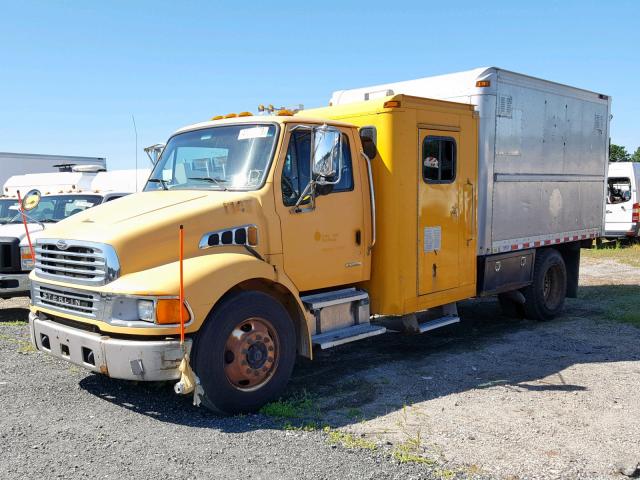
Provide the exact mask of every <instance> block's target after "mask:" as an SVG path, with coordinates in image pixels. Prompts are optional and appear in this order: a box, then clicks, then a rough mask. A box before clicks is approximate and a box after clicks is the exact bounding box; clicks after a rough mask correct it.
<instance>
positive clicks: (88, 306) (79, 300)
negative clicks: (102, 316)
mask: <svg viewBox="0 0 640 480" xmlns="http://www.w3.org/2000/svg"><path fill="white" fill-rule="evenodd" d="M32 287H33V292H32V298H31V300H32V302H33V304H34V305H35V306H38V307H44V308H48V309H51V310H55V311H57V312H62V313H72V314H76V315H80V316H83V317H88V318H96V315H97V313H98V312H99V310H100V308H101V307H102V305H101V299H100V295H99V294H97V293H93V292H85V291H80V290H70V289H67V288H59V287H50V286H44V285H41V284H39V283H33V284H32Z"/></svg>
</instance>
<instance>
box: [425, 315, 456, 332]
mask: <svg viewBox="0 0 640 480" xmlns="http://www.w3.org/2000/svg"><path fill="white" fill-rule="evenodd" d="M459 321H460V317H458V316H457V315H446V316H444V317H440V318H435V319H433V320H428V321H426V322H422V323H419V324H418V329H419V330H420V333H424V332H428V331H429V330H435V329H436V328H440V327H445V326H447V325H451V324H452V323H458V322H459Z"/></svg>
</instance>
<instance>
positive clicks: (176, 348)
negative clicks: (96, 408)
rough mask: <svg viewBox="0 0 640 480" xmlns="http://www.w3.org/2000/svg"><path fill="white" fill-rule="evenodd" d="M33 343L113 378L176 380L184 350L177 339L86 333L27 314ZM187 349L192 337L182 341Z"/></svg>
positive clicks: (55, 355)
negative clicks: (135, 337) (120, 336)
mask: <svg viewBox="0 0 640 480" xmlns="http://www.w3.org/2000/svg"><path fill="white" fill-rule="evenodd" d="M29 330H30V333H31V341H32V343H33V344H34V346H35V347H36V348H37V349H38V350H40V351H43V352H45V353H48V354H49V355H52V356H54V357H57V358H60V359H62V360H66V361H68V362H71V363H73V364H75V365H78V366H80V367H83V368H86V369H88V370H91V371H94V372H96V373H102V374H104V375H107V376H109V377H112V378H121V379H124V380H141V381H163V380H177V379H179V378H180V371H179V370H178V366H179V365H180V361H181V360H182V357H183V350H182V348H181V347H180V342H179V341H178V340H128V339H127V340H124V339H119V338H111V337H109V336H107V335H102V334H100V333H93V332H87V331H85V330H80V329H78V328H73V327H69V326H66V325H62V324H60V323H57V322H54V321H52V320H43V319H41V318H39V317H38V316H37V315H36V314H34V313H33V312H31V313H30V314H29ZM185 348H186V351H187V352H189V351H190V350H191V340H189V339H187V340H185Z"/></svg>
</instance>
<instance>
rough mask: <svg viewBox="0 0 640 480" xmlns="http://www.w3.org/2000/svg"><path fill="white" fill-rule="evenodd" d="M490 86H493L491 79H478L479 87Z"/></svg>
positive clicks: (477, 84)
mask: <svg viewBox="0 0 640 480" xmlns="http://www.w3.org/2000/svg"><path fill="white" fill-rule="evenodd" d="M490 86H491V80H478V81H477V82H476V87H477V88H483V87H490Z"/></svg>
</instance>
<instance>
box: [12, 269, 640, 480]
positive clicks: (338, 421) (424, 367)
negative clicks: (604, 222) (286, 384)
mask: <svg viewBox="0 0 640 480" xmlns="http://www.w3.org/2000/svg"><path fill="white" fill-rule="evenodd" d="M603 265H605V266H603ZM607 272H608V273H607ZM630 278H631V279H635V280H629V279H630ZM639 283H640V269H637V268H631V269H630V268H629V266H628V265H625V266H624V268H623V266H622V264H618V263H616V262H613V263H611V261H610V260H608V259H598V260H593V259H588V260H586V261H584V262H583V270H582V275H581V284H582V285H583V288H581V293H580V295H581V298H580V299H577V300H569V301H568V304H567V309H566V314H565V315H564V316H563V317H562V318H560V319H558V320H556V321H553V322H548V323H542V324H536V323H532V322H528V321H524V320H512V319H507V318H505V317H503V316H502V315H501V314H500V313H499V310H498V307H497V304H496V302H495V301H494V300H482V301H469V302H463V303H462V305H461V313H462V316H463V322H462V323H461V324H459V325H455V326H451V327H447V328H445V329H442V330H440V331H437V332H434V333H432V334H430V335H428V336H427V335H423V336H414V337H412V336H403V335H384V336H381V337H376V338H373V339H369V340H366V341H363V342H358V343H355V344H351V345H347V346H344V347H339V348H336V349H332V350H328V351H324V352H320V353H319V354H318V357H317V358H316V360H315V361H314V362H308V361H300V362H299V363H298V365H297V367H296V370H295V372H294V378H293V381H292V383H291V386H290V388H289V391H288V393H287V395H286V399H285V401H284V402H281V403H276V404H273V405H271V407H272V408H270V409H269V410H268V411H267V413H268V414H270V415H265V414H257V415H248V416H240V417H232V418H220V417H216V416H215V415H213V414H210V413H209V412H207V411H206V410H204V409H197V408H195V407H192V406H191V404H190V401H189V399H186V398H183V397H178V396H176V395H174V394H173V393H172V390H171V385H167V384H135V383H132V382H123V381H116V380H111V379H108V378H105V377H102V376H99V375H93V374H91V373H87V372H86V371H84V370H81V369H79V368H76V367H74V366H71V365H70V364H67V363H65V362H62V361H59V360H56V359H53V358H51V357H48V356H46V355H43V354H40V353H38V352H35V351H33V349H32V348H31V347H30V344H29V343H28V334H27V328H26V326H25V324H24V321H25V320H26V314H27V311H26V306H27V299H25V298H22V299H13V300H0V401H1V402H2V405H3V407H4V412H3V415H2V416H0V477H1V478H11V479H13V478H36V477H37V478H85V477H87V478H88V477H91V478H134V479H136V478H229V479H234V478H240V477H242V478H301V477H302V476H307V477H310V478H345V479H348V478H376V479H378V478H381V479H384V478H398V479H400V478H402V479H410V478H453V477H461V478H462V477H472V478H481V477H482V478H485V477H486V478H509V479H516V478H522V479H524V478H589V479H591V478H625V477H624V476H623V475H621V474H620V473H616V472H617V470H618V469H619V467H622V469H623V470H624V469H626V472H627V473H628V474H631V473H632V472H633V468H635V465H636V464H637V463H639V462H640V427H639V424H638V418H640V399H639V397H638V394H637V385H638V384H639V383H640V349H639V348H638V342H639V341H640V329H638V328H636V327H634V326H632V325H629V324H625V323H617V322H613V321H611V319H612V312H615V306H616V298H617V297H616V294H617V292H618V291H621V292H622V293H621V294H623V295H626V296H627V297H628V298H640V286H639V285H638V284H639ZM611 285H619V286H616V287H611ZM621 289H622V290H621ZM627 297H625V298H627ZM274 414H279V415H283V416H284V418H278V417H274V416H273V415H274ZM323 425H328V426H329V427H330V428H329V429H327V430H323V429H322V428H320V427H322V426H323Z"/></svg>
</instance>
